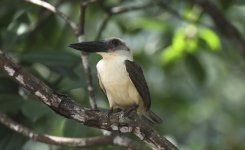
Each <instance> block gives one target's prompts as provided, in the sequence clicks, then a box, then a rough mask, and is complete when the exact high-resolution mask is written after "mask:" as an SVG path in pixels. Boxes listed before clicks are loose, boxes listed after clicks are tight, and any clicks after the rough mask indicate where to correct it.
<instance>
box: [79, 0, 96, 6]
mask: <svg viewBox="0 0 245 150" xmlns="http://www.w3.org/2000/svg"><path fill="white" fill-rule="evenodd" d="M97 1H98V0H85V1H84V0H81V5H82V6H87V5H88V4H91V3H95V2H97Z"/></svg>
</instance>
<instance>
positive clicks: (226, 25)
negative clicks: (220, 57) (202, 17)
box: [194, 0, 245, 56]
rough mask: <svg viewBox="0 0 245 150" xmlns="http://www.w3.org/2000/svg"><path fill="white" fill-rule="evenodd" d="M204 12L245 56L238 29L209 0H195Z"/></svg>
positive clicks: (241, 37)
mask: <svg viewBox="0 0 245 150" xmlns="http://www.w3.org/2000/svg"><path fill="white" fill-rule="evenodd" d="M194 2H195V3H196V4H198V5H199V6H200V7H201V8H202V9H203V11H204V12H205V13H207V14H208V15H209V16H210V17H211V18H212V20H213V22H214V24H215V26H216V28H217V30H218V31H219V32H220V33H221V34H223V35H224V36H226V37H227V38H229V39H230V40H232V41H233V42H234V43H235V44H236V46H237V47H238V48H239V49H240V52H241V53H242V54H243V55H244V56H245V39H244V36H242V34H241V33H240V32H239V30H238V29H237V28H236V27H235V26H234V25H233V24H232V22H231V21H229V20H227V19H226V17H225V16H224V15H223V13H222V12H221V11H220V10H219V9H218V8H217V7H216V6H215V5H214V4H213V3H212V2H211V1H209V0H205V1H204V0H196V1H194Z"/></svg>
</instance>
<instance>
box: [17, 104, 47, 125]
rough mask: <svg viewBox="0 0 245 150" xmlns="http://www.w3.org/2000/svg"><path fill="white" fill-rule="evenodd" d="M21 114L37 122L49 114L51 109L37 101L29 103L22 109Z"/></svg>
mask: <svg viewBox="0 0 245 150" xmlns="http://www.w3.org/2000/svg"><path fill="white" fill-rule="evenodd" d="M21 112H22V113H23V114H24V115H25V116H26V117H27V118H28V119H29V120H31V121H32V122H36V121H37V120H38V119H40V118H41V117H43V116H45V115H46V114H48V113H49V108H48V107H47V106H45V105H43V104H41V103H40V102H37V101H31V100H29V101H27V102H26V103H25V104H23V106H22V107H21Z"/></svg>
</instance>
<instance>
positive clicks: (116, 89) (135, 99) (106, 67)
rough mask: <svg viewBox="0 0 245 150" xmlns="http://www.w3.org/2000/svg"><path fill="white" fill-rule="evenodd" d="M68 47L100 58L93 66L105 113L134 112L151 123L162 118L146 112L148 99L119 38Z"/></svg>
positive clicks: (142, 79) (140, 76) (138, 72)
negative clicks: (94, 54)
mask: <svg viewBox="0 0 245 150" xmlns="http://www.w3.org/2000/svg"><path fill="white" fill-rule="evenodd" d="M69 47H71V48H74V49H76V50H79V51H83V52H87V53H97V54H99V55H100V56H102V59H101V60H100V61H99V62H98V63H97V65H96V68H97V77H98V80H99V85H100V87H101V89H102V90H103V92H104V93H105V95H106V97H107V99H108V101H109V111H108V114H111V113H112V112H113V109H115V108H120V109H123V110H125V111H132V110H136V111H137V114H138V115H139V116H144V117H145V118H146V119H148V120H149V121H150V122H152V123H161V122H162V119H161V118H160V117H159V116H157V115H156V114H155V113H153V112H152V111H151V110H150V107H151V97H150V92H149V88H148V86H147V83H146V80H145V77H144V74H143V71H142V69H141V67H140V66H139V65H138V64H136V63H135V62H134V60H133V55H132V52H131V51H130V49H129V48H128V46H127V45H126V43H125V42H124V41H123V40H122V39H120V38H115V37H113V38H108V39H105V40H99V41H86V42H79V43H74V44H70V45H69Z"/></svg>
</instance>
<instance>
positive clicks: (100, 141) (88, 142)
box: [0, 112, 142, 150]
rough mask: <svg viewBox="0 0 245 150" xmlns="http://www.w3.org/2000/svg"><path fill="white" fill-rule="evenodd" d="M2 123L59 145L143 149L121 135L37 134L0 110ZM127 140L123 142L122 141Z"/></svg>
mask: <svg viewBox="0 0 245 150" xmlns="http://www.w3.org/2000/svg"><path fill="white" fill-rule="evenodd" d="M0 123H1V124H3V125H5V126H6V127H8V128H9V129H11V130H13V131H15V132H17V133H19V134H21V135H23V136H25V137H27V138H30V139H32V140H35V141H39V142H42V143H46V144H52V145H57V146H67V147H91V146H101V145H116V146H120V147H125V148H130V149H134V150H142V147H141V146H140V145H137V144H135V143H133V142H132V141H131V140H129V139H127V138H126V139H121V138H120V137H119V136H95V137H86V138H68V137H59V136H51V135H41V134H37V133H35V132H33V131H31V130H30V129H28V128H26V127H24V126H22V125H20V124H18V123H17V122H15V121H13V120H12V119H10V118H9V117H8V116H7V115H5V114H4V113H2V112H0ZM121 140H123V141H126V142H124V143H121V142H120V141H121Z"/></svg>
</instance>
